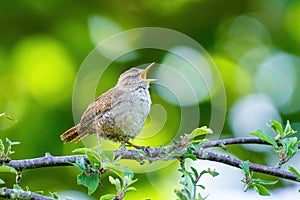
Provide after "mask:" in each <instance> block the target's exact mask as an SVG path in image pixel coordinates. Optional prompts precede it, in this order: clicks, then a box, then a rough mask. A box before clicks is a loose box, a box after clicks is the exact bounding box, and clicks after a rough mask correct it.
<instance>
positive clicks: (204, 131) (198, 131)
mask: <svg viewBox="0 0 300 200" xmlns="http://www.w3.org/2000/svg"><path fill="white" fill-rule="evenodd" d="M207 134H213V131H212V130H211V129H210V128H207V126H202V127H200V128H196V129H194V130H193V131H192V132H191V134H189V138H188V139H189V140H192V139H194V138H195V137H197V136H200V135H207Z"/></svg>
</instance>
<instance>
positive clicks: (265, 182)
mask: <svg viewBox="0 0 300 200" xmlns="http://www.w3.org/2000/svg"><path fill="white" fill-rule="evenodd" d="M252 182H254V183H256V184H257V183H258V184H262V185H275V184H276V183H278V181H277V180H276V181H268V180H263V179H260V178H255V179H252Z"/></svg>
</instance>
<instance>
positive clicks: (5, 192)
mask: <svg viewBox="0 0 300 200" xmlns="http://www.w3.org/2000/svg"><path fill="white" fill-rule="evenodd" d="M0 197H3V198H6V199H34V200H54V198H52V197H46V196H43V195H39V194H35V193H33V192H30V191H23V190H17V189H8V188H6V187H3V188H0Z"/></svg>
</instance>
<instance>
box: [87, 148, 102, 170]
mask: <svg viewBox="0 0 300 200" xmlns="http://www.w3.org/2000/svg"><path fill="white" fill-rule="evenodd" d="M85 154H86V157H87V158H88V160H89V161H90V163H91V165H92V166H93V167H95V168H100V166H101V158H100V156H99V154H98V153H97V152H96V151H95V150H92V149H86V152H85Z"/></svg>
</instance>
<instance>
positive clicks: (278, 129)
mask: <svg viewBox="0 0 300 200" xmlns="http://www.w3.org/2000/svg"><path fill="white" fill-rule="evenodd" d="M271 122H272V124H271V125H270V127H271V128H272V129H273V130H274V131H275V132H276V133H277V134H278V135H277V136H276V139H279V138H281V137H283V128H282V125H281V123H280V122H278V121H276V120H272V121H271Z"/></svg>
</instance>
